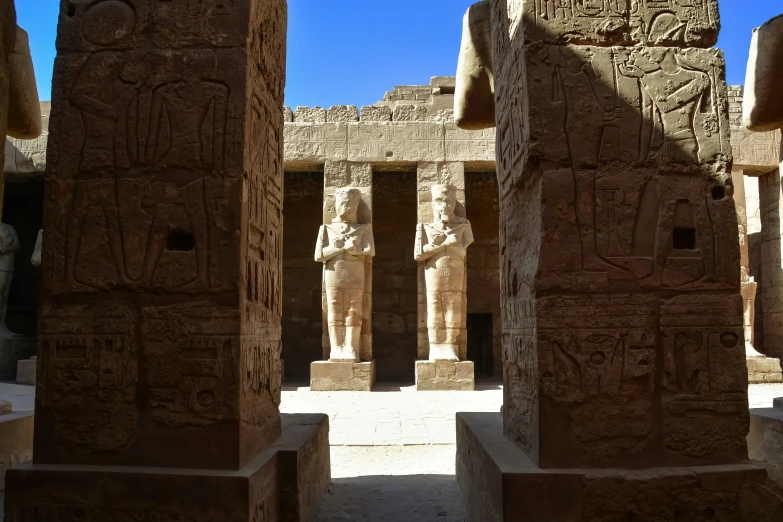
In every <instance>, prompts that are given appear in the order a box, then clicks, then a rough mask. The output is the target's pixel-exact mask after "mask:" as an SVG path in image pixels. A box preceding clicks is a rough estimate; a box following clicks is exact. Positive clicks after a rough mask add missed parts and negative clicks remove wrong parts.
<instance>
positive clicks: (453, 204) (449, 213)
mask: <svg viewBox="0 0 783 522" xmlns="http://www.w3.org/2000/svg"><path fill="white" fill-rule="evenodd" d="M455 208H457V201H456V200H455V199H454V198H450V197H448V196H447V195H445V194H443V195H437V196H434V197H433V198H432V211H433V213H434V214H435V221H441V222H443V223H448V222H450V221H452V219H453V218H454V209H455Z"/></svg>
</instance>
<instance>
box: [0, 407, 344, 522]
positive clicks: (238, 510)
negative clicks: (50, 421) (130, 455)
mask: <svg viewBox="0 0 783 522" xmlns="http://www.w3.org/2000/svg"><path fill="white" fill-rule="evenodd" d="M282 420H283V434H282V436H281V437H280V439H279V440H278V441H277V443H275V444H274V445H272V446H270V447H269V448H268V449H267V450H266V451H265V452H263V453H261V454H259V455H258V456H257V457H256V458H255V459H254V460H252V461H251V462H249V463H248V464H247V465H246V466H245V467H244V468H242V469H241V470H239V471H226V470H203V469H173V468H136V467H119V466H64V465H46V464H32V463H27V464H23V465H21V466H18V467H16V468H13V469H11V470H9V471H8V474H7V476H6V498H5V519H6V520H9V521H17V520H19V521H26V520H84V521H85V522H92V521H104V520H105V521H109V520H126V519H127V520H156V521H157V520H161V521H163V520H177V521H183V522H185V521H187V522H212V521H215V520H220V521H224V522H257V521H258V522H277V521H286V522H288V521H292V522H293V521H307V520H312V519H313V518H314V516H315V514H316V512H317V505H318V503H319V501H320V499H321V496H322V494H323V492H324V490H325V488H326V486H327V485H328V484H329V482H330V480H331V475H330V461H329V418H328V417H327V416H326V415H320V414H307V415H282Z"/></svg>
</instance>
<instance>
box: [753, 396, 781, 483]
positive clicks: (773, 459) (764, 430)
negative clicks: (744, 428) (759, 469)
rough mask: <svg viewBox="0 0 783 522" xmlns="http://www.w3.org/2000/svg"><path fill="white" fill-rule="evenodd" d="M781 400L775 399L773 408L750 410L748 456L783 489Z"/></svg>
mask: <svg viewBox="0 0 783 522" xmlns="http://www.w3.org/2000/svg"><path fill="white" fill-rule="evenodd" d="M781 432H783V398H780V397H779V398H777V399H775V404H774V407H773V408H754V409H752V410H750V431H749V432H748V456H749V457H750V459H751V460H753V461H755V462H757V463H759V464H761V465H763V466H765V467H766V468H767V472H768V473H769V480H770V481H771V482H772V483H773V484H775V485H776V486H777V487H779V488H781V489H783V439H781V437H780V433H781Z"/></svg>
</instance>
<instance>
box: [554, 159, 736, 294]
mask: <svg viewBox="0 0 783 522" xmlns="http://www.w3.org/2000/svg"><path fill="white" fill-rule="evenodd" d="M639 171H640V172H646V173H647V176H646V177H641V176H640V177H638V178H629V177H628V176H626V175H624V174H623V173H612V172H607V173H595V171H576V172H577V174H576V175H574V174H573V170H572V169H561V170H557V171H548V172H545V173H544V183H543V192H542V194H543V196H544V197H545V198H547V199H551V200H555V199H559V200H565V201H569V202H570V206H569V208H563V210H562V212H561V213H559V214H556V215H552V216H545V218H544V221H545V223H544V224H545V226H557V227H558V230H559V236H560V238H561V241H565V240H573V241H574V242H578V244H579V245H580V252H581V255H580V256H577V257H567V256H562V252H561V251H560V250H559V248H558V247H559V245H558V243H551V244H549V243H545V244H544V245H542V249H541V257H542V259H544V260H545V261H546V262H545V263H543V266H542V271H544V272H547V273H548V278H547V279H546V281H542V284H544V285H545V286H550V285H551V286H558V285H562V284H566V281H568V282H569V283H568V284H572V285H575V288H580V289H589V288H608V286H607V285H609V284H611V281H619V280H626V281H634V284H636V285H639V286H640V287H642V288H672V289H674V288H677V289H683V290H684V289H697V288H700V289H708V288H709V289H718V288H723V289H729V288H732V289H733V288H735V287H737V277H738V267H737V266H735V265H734V264H733V263H731V262H730V261H729V259H730V257H728V256H731V255H735V254H736V252H737V245H736V241H732V240H731V239H729V238H730V236H729V235H728V233H729V231H728V228H727V227H728V225H724V224H723V223H722V221H721V219H722V218H724V217H727V216H728V215H730V213H731V212H733V202H732V201H731V197H729V196H728V194H727V191H726V190H725V188H724V187H721V186H718V185H715V184H714V183H711V182H708V181H705V180H703V179H701V178H698V177H692V176H679V175H668V176H661V177H656V176H655V171H654V170H652V169H639ZM574 178H576V179H577V181H578V184H577V185H576V187H575V188H574V183H573V179H574ZM576 272H581V273H582V274H583V275H582V276H581V277H576Z"/></svg>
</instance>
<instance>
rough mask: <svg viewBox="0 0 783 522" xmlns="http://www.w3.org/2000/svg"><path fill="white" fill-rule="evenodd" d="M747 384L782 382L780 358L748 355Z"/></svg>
mask: <svg viewBox="0 0 783 522" xmlns="http://www.w3.org/2000/svg"><path fill="white" fill-rule="evenodd" d="M746 361H747V362H748V384H765V383H781V382H783V371H781V368H780V359H773V358H772V357H748V358H747V359H746Z"/></svg>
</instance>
